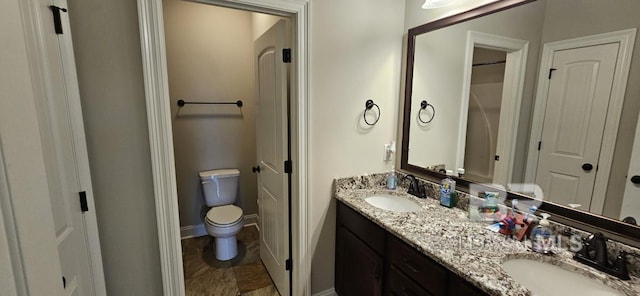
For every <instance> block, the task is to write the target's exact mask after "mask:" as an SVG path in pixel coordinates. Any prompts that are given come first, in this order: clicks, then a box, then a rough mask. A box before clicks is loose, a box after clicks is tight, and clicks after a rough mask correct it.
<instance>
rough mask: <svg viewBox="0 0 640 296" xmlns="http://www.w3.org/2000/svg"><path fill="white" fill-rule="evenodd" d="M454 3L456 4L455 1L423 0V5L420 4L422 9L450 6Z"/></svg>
mask: <svg viewBox="0 0 640 296" xmlns="http://www.w3.org/2000/svg"><path fill="white" fill-rule="evenodd" d="M454 2H456V0H425V1H424V4H422V9H434V8H440V7H444V6H447V5H451V4H453V3H454Z"/></svg>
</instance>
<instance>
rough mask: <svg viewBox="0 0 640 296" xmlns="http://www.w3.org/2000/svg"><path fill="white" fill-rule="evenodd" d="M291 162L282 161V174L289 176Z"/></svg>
mask: <svg viewBox="0 0 640 296" xmlns="http://www.w3.org/2000/svg"><path fill="white" fill-rule="evenodd" d="M291 170H292V167H291V160H285V161H284V172H285V174H291Z"/></svg>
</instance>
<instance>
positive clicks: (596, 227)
mask: <svg viewBox="0 0 640 296" xmlns="http://www.w3.org/2000/svg"><path fill="white" fill-rule="evenodd" d="M535 1H536V0H502V1H497V2H493V3H489V4H486V5H483V6H480V7H477V8H475V9H472V10H469V11H466V12H462V13H459V14H456V15H453V16H450V17H446V18H443V19H439V20H436V21H434V22H431V23H426V24H424V25H420V26H417V27H415V28H411V29H409V32H408V35H407V41H408V42H407V64H406V76H405V77H406V80H405V94H404V113H403V114H404V116H403V117H404V118H403V124H402V154H401V159H400V169H402V170H404V171H407V172H409V173H413V174H416V175H419V176H422V177H425V178H426V179H428V180H430V181H434V182H436V183H439V182H440V180H442V179H443V178H444V177H446V176H445V175H444V174H441V173H438V172H435V171H432V170H428V169H425V168H423V167H419V166H415V165H412V164H409V163H408V159H409V153H408V152H409V151H408V150H409V126H410V123H411V118H412V116H411V95H412V90H413V66H414V65H413V63H414V55H415V39H416V37H417V36H418V35H420V34H424V33H427V32H431V31H434V30H437V29H441V28H444V27H448V26H452V25H455V24H458V23H461V22H464V21H468V20H472V19H475V18H479V17H482V16H485V15H489V14H492V13H496V12H499V11H503V10H506V9H509V8H512V7H516V6H520V5H523V4H527V3H530V2H535ZM454 179H455V180H456V183H457V184H458V188H459V189H461V190H462V191H465V192H469V184H473V182H470V181H469V180H466V179H464V178H458V177H454ZM507 199H508V200H512V199H518V200H531V199H532V198H531V197H528V196H525V195H522V194H518V193H514V192H507ZM538 209H539V210H541V211H543V212H547V213H549V214H551V215H552V220H556V221H558V222H560V223H563V224H566V225H569V226H572V227H575V228H578V229H582V230H585V231H588V232H603V233H605V235H607V237H609V238H612V239H615V240H618V241H621V242H623V243H627V244H630V245H632V246H635V247H640V227H639V226H634V225H630V224H627V223H623V222H621V221H619V220H615V219H611V218H608V217H604V216H600V215H595V214H592V213H589V212H586V211H578V210H575V209H572V208H570V207H567V206H563V205H560V204H555V203H550V202H542V205H540V207H539V208H538Z"/></svg>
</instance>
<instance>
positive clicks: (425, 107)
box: [418, 100, 436, 123]
mask: <svg viewBox="0 0 640 296" xmlns="http://www.w3.org/2000/svg"><path fill="white" fill-rule="evenodd" d="M428 107H431V111H433V115H431V119H429V120H427V121H424V120H422V111H423V110H425V109H427V108H428ZM435 117H436V108H434V107H433V105H431V104H429V103H427V100H422V102H420V110H419V111H418V120H420V122H422V123H429V122H431V121H433V119H434V118H435Z"/></svg>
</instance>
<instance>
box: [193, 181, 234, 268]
mask: <svg viewBox="0 0 640 296" xmlns="http://www.w3.org/2000/svg"><path fill="white" fill-rule="evenodd" d="M199 175H200V181H201V184H202V195H203V196H204V201H205V203H206V204H207V206H208V207H212V208H211V209H210V210H209V211H208V212H207V215H206V217H205V218H204V225H205V227H206V228H207V233H209V235H210V236H212V237H214V238H215V241H216V258H217V259H218V260H222V261H225V260H230V259H233V258H234V257H235V256H236V255H238V245H237V242H236V234H238V232H240V230H241V229H242V226H244V216H243V215H242V209H241V208H239V207H237V206H235V205H234V204H233V203H234V202H235V201H236V193H237V191H238V176H240V171H239V170H237V169H221V170H210V171H203V172H200V173H199Z"/></svg>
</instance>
